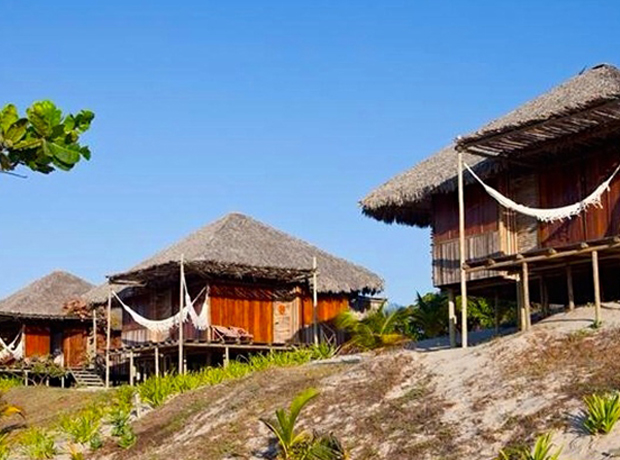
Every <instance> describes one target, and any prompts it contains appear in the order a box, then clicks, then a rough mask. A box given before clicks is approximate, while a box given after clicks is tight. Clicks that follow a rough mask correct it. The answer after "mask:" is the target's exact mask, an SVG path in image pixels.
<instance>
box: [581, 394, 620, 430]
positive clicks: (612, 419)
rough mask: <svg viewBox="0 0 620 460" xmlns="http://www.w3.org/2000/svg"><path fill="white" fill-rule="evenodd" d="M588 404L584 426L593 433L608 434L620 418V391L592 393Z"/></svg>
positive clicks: (586, 399) (587, 398) (587, 397)
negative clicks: (603, 393) (602, 393)
mask: <svg viewBox="0 0 620 460" xmlns="http://www.w3.org/2000/svg"><path fill="white" fill-rule="evenodd" d="M584 402H585V404H586V411H585V420H584V423H583V424H584V426H585V428H586V429H587V430H588V431H589V432H590V433H591V434H599V433H602V434H607V433H609V432H610V431H611V429H612V428H613V427H614V425H615V424H616V422H617V421H618V419H619V418H620V393H617V392H616V393H613V394H606V395H596V394H593V395H590V396H586V397H585V398H584Z"/></svg>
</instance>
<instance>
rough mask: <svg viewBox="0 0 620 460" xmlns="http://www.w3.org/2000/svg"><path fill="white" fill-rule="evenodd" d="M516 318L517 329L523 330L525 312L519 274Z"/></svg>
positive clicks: (521, 282)
mask: <svg viewBox="0 0 620 460" xmlns="http://www.w3.org/2000/svg"><path fill="white" fill-rule="evenodd" d="M517 276H518V277H519V279H518V280H517V318H518V319H519V330H520V331H523V330H525V320H524V318H525V314H524V312H523V311H524V310H523V281H522V279H521V278H522V277H521V275H520V274H519V275H517Z"/></svg>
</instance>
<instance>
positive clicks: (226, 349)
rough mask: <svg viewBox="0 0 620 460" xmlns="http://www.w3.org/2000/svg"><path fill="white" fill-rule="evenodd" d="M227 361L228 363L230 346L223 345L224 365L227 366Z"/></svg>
mask: <svg viewBox="0 0 620 460" xmlns="http://www.w3.org/2000/svg"><path fill="white" fill-rule="evenodd" d="M229 363H230V348H229V347H225V348H224V367H228V364H229Z"/></svg>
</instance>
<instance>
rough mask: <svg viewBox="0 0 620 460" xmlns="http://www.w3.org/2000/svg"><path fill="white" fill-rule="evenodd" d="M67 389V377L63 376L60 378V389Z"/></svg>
mask: <svg viewBox="0 0 620 460" xmlns="http://www.w3.org/2000/svg"><path fill="white" fill-rule="evenodd" d="M64 387H65V376H64V375H62V376H61V377H60V388H64Z"/></svg>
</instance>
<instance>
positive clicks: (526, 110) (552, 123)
mask: <svg viewBox="0 0 620 460" xmlns="http://www.w3.org/2000/svg"><path fill="white" fill-rule="evenodd" d="M610 126H611V128H613V129H615V130H618V129H620V70H618V69H617V68H616V67H614V66H611V65H608V64H602V65H598V66H595V67H593V68H591V69H589V70H587V71H585V72H583V73H581V74H580V75H577V76H575V77H573V78H571V79H569V80H568V81H566V82H565V83H563V84H561V85H559V86H557V87H555V88H553V89H552V90H551V91H549V92H547V93H545V94H543V95H542V96H540V97H537V98H536V99H534V100H532V101H530V102H528V103H526V104H524V105H522V106H521V107H519V108H517V109H516V110H513V111H512V112H510V113H508V114H507V115H505V116H503V117H500V118H498V119H497V120H495V121H493V122H491V123H489V124H487V125H485V126H484V127H482V128H480V129H479V130H477V131H475V132H474V133H472V134H469V135H467V136H463V137H460V138H459V139H458V140H457V144H456V145H455V144H453V145H450V146H448V147H446V148H444V149H443V150H441V151H439V152H438V153H436V154H434V155H433V156H431V157H429V158H428V159H426V160H424V161H422V162H420V163H419V164H417V165H416V166H415V167H413V168H411V169H410V170H408V171H406V172H405V173H403V174H400V175H398V176H396V177H394V178H393V179H390V180H389V181H388V182H386V183H385V184H383V185H382V186H380V187H379V188H377V189H376V190H374V191H372V192H371V193H370V194H368V196H366V197H365V198H364V199H363V200H362V201H361V203H360V204H361V206H362V212H363V213H364V214H366V215H368V216H370V217H373V218H375V219H377V220H381V221H384V222H387V223H392V222H398V223H401V224H407V225H415V226H419V227H427V226H429V225H430V224H431V217H432V216H431V200H432V195H433V194H435V193H448V192H453V191H455V190H456V187H457V180H456V175H457V167H458V166H457V158H456V148H460V149H462V150H463V151H464V160H465V162H466V163H467V164H469V165H470V166H475V167H474V169H475V170H476V172H477V173H478V175H480V176H481V177H483V178H485V177H486V178H488V177H490V176H491V175H492V174H494V173H496V172H497V171H499V170H500V168H501V167H506V166H505V163H502V162H501V161H500V160H495V159H488V158H486V157H483V156H478V155H476V154H475V153H477V154H482V153H484V154H491V155H493V154H496V155H498V158H499V157H509V156H510V154H512V153H514V152H517V151H523V150H524V149H532V148H533V147H539V146H546V147H548V146H549V142H550V141H552V140H557V139H558V138H561V137H565V138H568V139H573V140H574V139H575V138H574V136H576V135H583V134H582V133H584V132H586V134H588V133H591V132H592V133H594V132H596V133H601V132H602V130H603V129H607V130H609V129H611V128H610ZM595 130H598V131H595ZM571 136H573V137H571ZM465 181H466V183H470V182H471V181H472V178H471V176H470V175H469V174H465Z"/></svg>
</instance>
